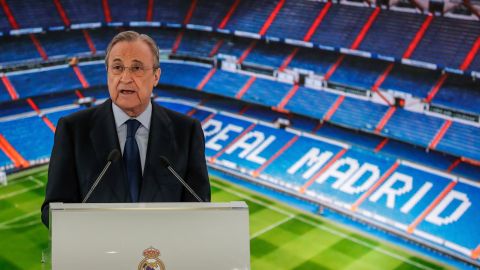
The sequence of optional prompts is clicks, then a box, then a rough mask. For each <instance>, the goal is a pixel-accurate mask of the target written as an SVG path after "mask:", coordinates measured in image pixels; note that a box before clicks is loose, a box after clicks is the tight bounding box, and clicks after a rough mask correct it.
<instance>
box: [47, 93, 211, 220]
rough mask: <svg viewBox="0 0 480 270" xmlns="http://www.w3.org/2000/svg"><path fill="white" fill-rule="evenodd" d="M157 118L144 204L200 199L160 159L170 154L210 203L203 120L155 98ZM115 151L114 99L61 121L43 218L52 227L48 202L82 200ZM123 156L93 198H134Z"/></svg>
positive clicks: (142, 198) (146, 170)
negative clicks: (181, 112) (111, 153)
mask: <svg viewBox="0 0 480 270" xmlns="http://www.w3.org/2000/svg"><path fill="white" fill-rule="evenodd" d="M152 105H153V106H152V119H151V122H150V131H149V138H148V148H147V156H146V159H145V167H144V172H143V182H142V186H141V190H140V196H139V201H140V202H183V201H196V200H195V197H193V196H192V195H190V193H189V192H188V190H186V189H185V188H184V187H183V186H182V185H181V183H180V182H179V181H178V180H177V179H176V178H175V177H174V176H173V175H172V174H171V173H170V172H169V171H168V170H167V169H166V168H164V167H163V166H162V165H161V164H162V163H161V162H160V159H159V157H160V156H165V157H166V158H168V159H169V160H170V163H171V164H172V166H173V168H174V169H175V170H176V171H177V172H178V174H179V175H180V176H182V177H183V178H184V179H185V181H186V182H187V183H188V184H189V185H190V187H191V188H192V189H193V190H194V191H196V193H197V194H198V196H200V197H201V198H202V199H203V200H204V201H210V184H209V180H208V172H207V167H206V162H205V141H204V140H205V139H204V136H203V131H202V128H201V125H200V123H199V122H198V121H197V120H195V119H192V118H190V117H187V116H185V115H182V114H179V113H177V112H174V111H171V110H168V109H166V108H163V107H161V106H159V105H157V104H155V102H152ZM113 149H118V150H119V151H120V149H121V148H120V145H119V142H118V135H117V131H116V126H115V120H114V116H113V111H112V101H111V100H110V99H108V100H107V101H106V102H104V103H103V104H101V105H99V106H96V107H93V108H90V109H86V110H83V111H80V112H77V113H74V114H72V115H69V116H67V117H64V118H61V119H60V120H59V121H58V125H57V130H56V132H55V143H54V146H53V150H52V155H51V157H50V166H49V169H48V183H47V187H46V196H45V201H44V203H43V205H42V221H43V223H44V224H45V225H46V226H48V222H49V203H50V202H65V203H79V202H81V201H82V199H83V198H84V197H85V195H86V194H87V193H88V190H89V189H90V187H91V186H92V184H93V182H94V181H95V179H96V177H97V176H98V175H99V174H100V172H101V170H102V169H103V167H104V166H105V164H106V163H107V158H108V155H109V153H110V152H111V151H112V150H113ZM130 201H131V199H130V195H129V191H128V184H127V177H126V172H125V167H124V164H123V160H122V159H121V158H120V159H119V160H117V161H116V162H114V163H112V165H111V166H110V168H109V169H108V171H107V173H106V174H105V175H104V177H103V179H102V180H101V181H100V183H99V184H98V186H97V187H96V189H95V190H94V191H93V193H92V194H91V196H90V198H89V199H88V202H92V203H93V202H95V203H113V202H130Z"/></svg>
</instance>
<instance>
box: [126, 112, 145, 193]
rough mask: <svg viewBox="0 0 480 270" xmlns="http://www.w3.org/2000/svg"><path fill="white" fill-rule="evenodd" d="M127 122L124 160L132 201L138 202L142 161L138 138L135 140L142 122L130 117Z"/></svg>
mask: <svg viewBox="0 0 480 270" xmlns="http://www.w3.org/2000/svg"><path fill="white" fill-rule="evenodd" d="M125 123H127V139H126V141H125V148H124V149H123V162H124V164H125V168H126V169H127V178H128V185H129V187H130V196H131V199H132V202H138V195H139V191H140V184H141V182H142V163H141V162H140V152H139V151H138V145H137V140H135V133H136V132H137V129H138V128H139V127H140V122H138V121H137V120H135V119H130V120H128V121H126V122H125Z"/></svg>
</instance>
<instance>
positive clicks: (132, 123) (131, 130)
mask: <svg viewBox="0 0 480 270" xmlns="http://www.w3.org/2000/svg"><path fill="white" fill-rule="evenodd" d="M125 123H127V138H132V137H135V133H137V130H138V128H139V127H140V122H139V121H138V120H137V119H130V120H127V121H126V122H125Z"/></svg>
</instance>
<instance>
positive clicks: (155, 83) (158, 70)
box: [153, 68, 162, 87]
mask: <svg viewBox="0 0 480 270" xmlns="http://www.w3.org/2000/svg"><path fill="white" fill-rule="evenodd" d="M160 75H162V69H160V68H158V69H157V70H155V75H154V79H155V81H154V83H153V87H155V86H157V84H158V81H159V80H160Z"/></svg>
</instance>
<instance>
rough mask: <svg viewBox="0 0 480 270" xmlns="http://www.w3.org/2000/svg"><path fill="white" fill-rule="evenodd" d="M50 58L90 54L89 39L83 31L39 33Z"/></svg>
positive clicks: (39, 37) (38, 36)
mask: <svg viewBox="0 0 480 270" xmlns="http://www.w3.org/2000/svg"><path fill="white" fill-rule="evenodd" d="M37 38H38V39H39V40H40V43H41V44H42V48H43V49H44V50H45V52H46V53H47V55H48V57H49V58H52V57H55V56H57V57H67V56H72V55H77V54H80V53H85V54H90V53H91V52H90V49H89V47H88V44H87V41H86V40H85V38H84V37H83V33H82V32H81V31H74V30H72V31H68V32H58V33H55V35H52V34H50V35H45V34H44V35H37Z"/></svg>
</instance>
